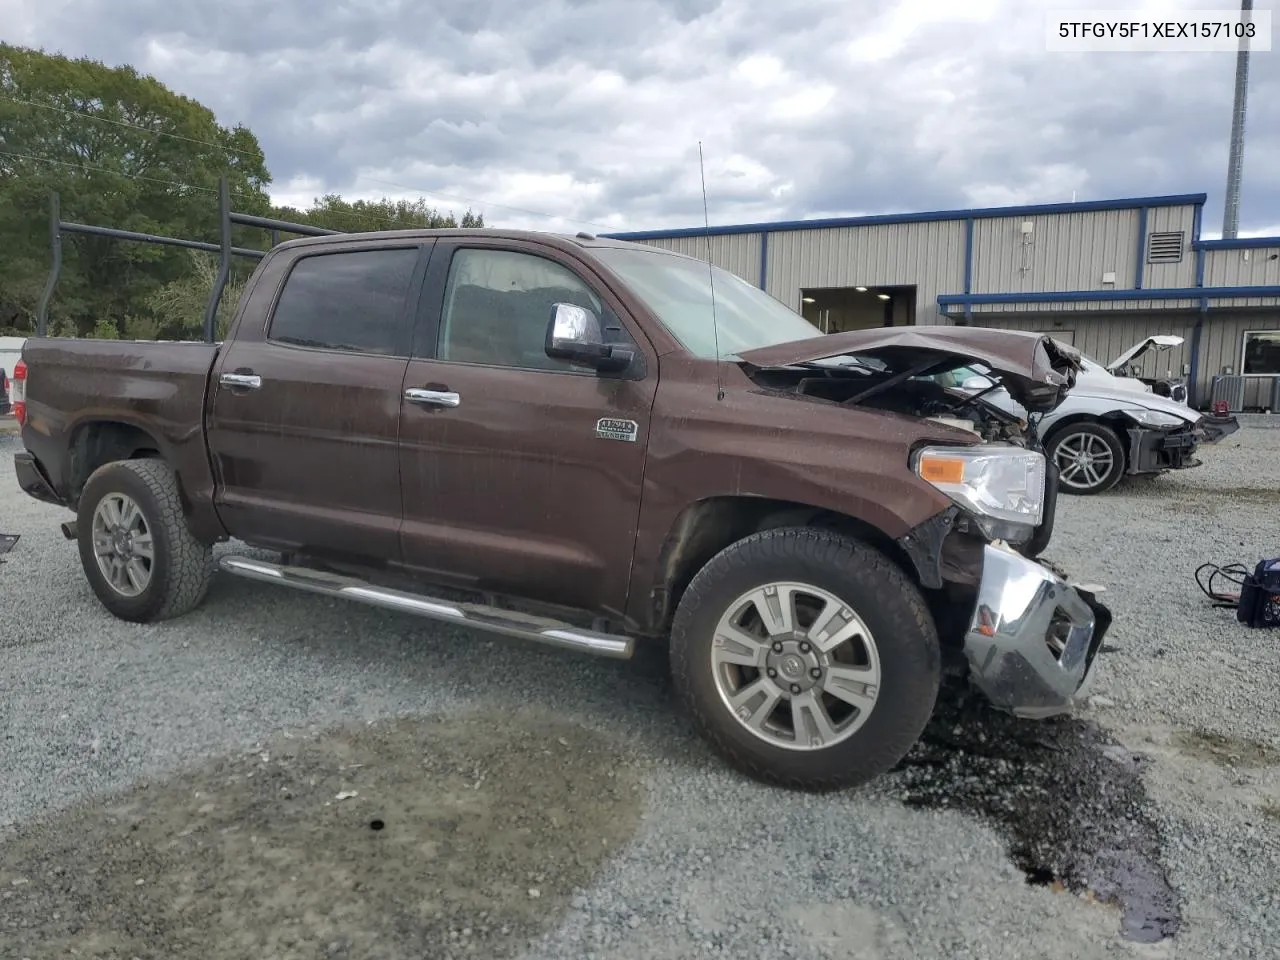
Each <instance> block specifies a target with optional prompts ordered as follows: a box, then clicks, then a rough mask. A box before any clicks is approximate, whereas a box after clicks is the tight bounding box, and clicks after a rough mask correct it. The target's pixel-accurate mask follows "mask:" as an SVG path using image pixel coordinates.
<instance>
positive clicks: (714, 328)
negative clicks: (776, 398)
mask: <svg viewBox="0 0 1280 960" xmlns="http://www.w3.org/2000/svg"><path fill="white" fill-rule="evenodd" d="M698 173H699V175H700V176H701V177H702V221H703V223H704V224H706V228H707V279H708V280H710V281H711V333H712V334H713V335H714V336H715V342H716V399H717V400H723V399H724V381H722V380H721V379H720V325H719V324H718V323H717V322H716V276H715V270H714V269H713V267H712V265H711V217H710V215H709V214H708V213H707V168H706V165H705V164H704V163H703V160H702V141H701V140H699V141H698Z"/></svg>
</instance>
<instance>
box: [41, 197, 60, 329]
mask: <svg viewBox="0 0 1280 960" xmlns="http://www.w3.org/2000/svg"><path fill="white" fill-rule="evenodd" d="M49 245H50V249H51V252H52V253H53V263H52V265H51V266H50V268H49V281H48V282H47V283H46V284H45V285H44V294H43V295H42V296H41V297H40V305H39V306H38V307H36V336H37V337H43V336H45V333H46V331H47V330H48V328H49V301H51V300H52V299H53V288H54V287H55V286H56V285H57V283H58V276H59V274H61V273H62V206H61V204H60V203H59V201H58V191H56V190H54V191H52V192H50V194H49Z"/></svg>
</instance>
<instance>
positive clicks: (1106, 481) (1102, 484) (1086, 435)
mask: <svg viewBox="0 0 1280 960" xmlns="http://www.w3.org/2000/svg"><path fill="white" fill-rule="evenodd" d="M1066 444H1077V445H1087V446H1089V447H1091V448H1092V449H1093V451H1094V452H1095V453H1097V452H1100V451H1101V449H1102V447H1101V446H1099V444H1101V445H1104V446H1105V448H1106V450H1107V451H1108V452H1109V454H1110V458H1111V460H1110V466H1109V467H1108V468H1107V469H1106V471H1105V472H1104V473H1103V474H1102V476H1101V478H1100V479H1099V480H1098V481H1097V482H1096V483H1095V482H1091V481H1089V480H1088V478H1087V477H1086V478H1085V482H1084V483H1083V484H1082V483H1080V482H1079V481H1078V480H1077V479H1076V478H1077V477H1078V476H1079V474H1076V475H1075V476H1072V475H1071V474H1070V472H1069V471H1068V469H1067V468H1066V467H1064V466H1063V464H1062V463H1060V462H1059V461H1058V456H1059V452H1060V450H1062V448H1063V447H1064V445H1066ZM1082 448H1083V447H1082ZM1044 449H1045V455H1046V456H1047V457H1048V458H1049V459H1050V460H1052V461H1053V462H1055V463H1057V464H1058V469H1059V470H1060V471H1061V474H1062V475H1061V476H1060V477H1059V480H1058V492H1059V493H1060V494H1061V493H1070V494H1074V495H1076V496H1094V495H1096V494H1099V493H1105V492H1106V491H1108V490H1110V489H1111V488H1112V487H1114V486H1115V485H1116V484H1117V483H1119V482H1120V481H1121V480H1122V479H1123V478H1124V472H1125V466H1126V460H1125V451H1124V444H1123V443H1121V442H1120V436H1119V435H1118V434H1117V433H1116V432H1115V431H1114V430H1112V429H1111V428H1110V427H1109V426H1107V425H1106V424H1105V423H1099V422H1098V421H1096V420H1085V421H1080V422H1078V423H1070V424H1067V425H1066V426H1065V427H1059V428H1057V429H1056V430H1054V431H1053V433H1051V434H1050V435H1049V437H1048V439H1047V440H1046V441H1045V444H1044Z"/></svg>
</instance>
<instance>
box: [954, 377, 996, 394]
mask: <svg viewBox="0 0 1280 960" xmlns="http://www.w3.org/2000/svg"><path fill="white" fill-rule="evenodd" d="M994 386H995V381H994V380H990V379H988V378H987V377H984V376H982V375H981V374H977V375H975V376H972V377H966V378H965V379H964V380H963V381H962V382H961V384H960V389H961V390H972V391H973V392H974V393H978V392H979V391H982V390H989V389H991V388H992V387H994Z"/></svg>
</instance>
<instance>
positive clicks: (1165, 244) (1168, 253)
mask: <svg viewBox="0 0 1280 960" xmlns="http://www.w3.org/2000/svg"><path fill="white" fill-rule="evenodd" d="M1183 236H1184V234H1183V231H1181V230H1173V231H1170V232H1167V233H1153V234H1151V236H1149V237H1147V263H1181V262H1182V247H1183Z"/></svg>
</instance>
